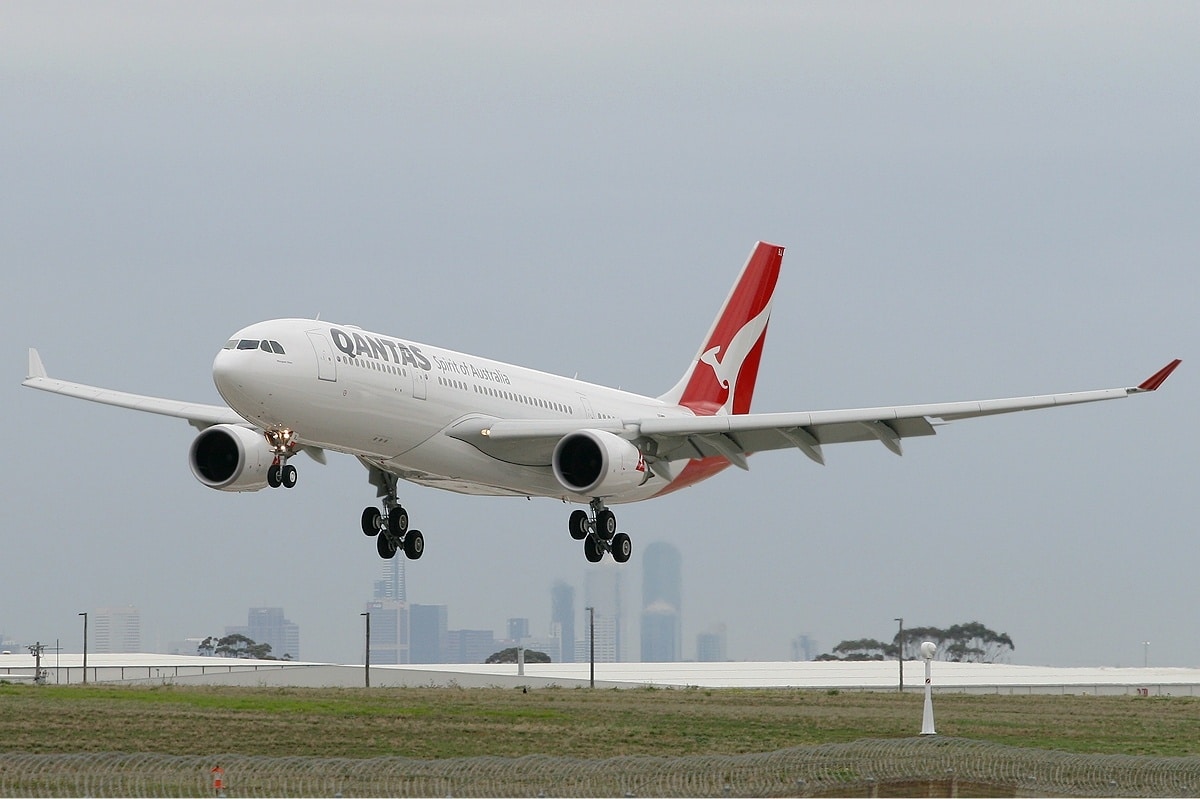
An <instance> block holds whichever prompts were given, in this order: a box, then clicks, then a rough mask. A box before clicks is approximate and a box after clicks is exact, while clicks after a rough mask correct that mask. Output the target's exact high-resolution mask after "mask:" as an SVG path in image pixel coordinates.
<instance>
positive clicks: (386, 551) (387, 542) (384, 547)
mask: <svg viewBox="0 0 1200 799" xmlns="http://www.w3.org/2000/svg"><path fill="white" fill-rule="evenodd" d="M375 548H376V549H378V550H379V557H381V558H383V559H384V560H391V559H392V558H394V557H396V544H395V542H394V541H392V538H391V536H388V535H381V536H379V538H378V539H376V541H375Z"/></svg>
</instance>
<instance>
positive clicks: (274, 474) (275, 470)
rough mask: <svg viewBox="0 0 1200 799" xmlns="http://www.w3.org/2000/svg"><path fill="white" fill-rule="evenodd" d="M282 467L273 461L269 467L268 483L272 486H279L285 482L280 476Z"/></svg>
mask: <svg viewBox="0 0 1200 799" xmlns="http://www.w3.org/2000/svg"><path fill="white" fill-rule="evenodd" d="M280 471H281V470H280V468H279V464H278V463H272V464H271V465H270V466H268V467H267V485H269V486H270V487H271V488H279V486H280V485H282V484H283V478H282V477H281V476H280Z"/></svg>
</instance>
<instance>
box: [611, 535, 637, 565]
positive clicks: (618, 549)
mask: <svg viewBox="0 0 1200 799" xmlns="http://www.w3.org/2000/svg"><path fill="white" fill-rule="evenodd" d="M632 554H633V541H631V540H630V539H629V536H627V535H625V533H617V534H616V535H614V536H613V540H612V556H613V560H615V561H616V562H617V563H625V562H627V561H628V560H629V556H630V555H632Z"/></svg>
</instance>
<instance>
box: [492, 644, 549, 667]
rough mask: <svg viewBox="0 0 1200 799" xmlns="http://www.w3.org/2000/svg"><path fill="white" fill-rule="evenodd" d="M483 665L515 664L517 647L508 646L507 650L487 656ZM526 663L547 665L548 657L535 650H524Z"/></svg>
mask: <svg viewBox="0 0 1200 799" xmlns="http://www.w3.org/2000/svg"><path fill="white" fill-rule="evenodd" d="M483 662H484V663H516V662H517V647H515V646H510V647H509V648H508V649H501V650H500V651H499V652H495V653H493V654H491V655H488V659H487V660H485V661H483ZM525 662H526V663H549V662H550V656H549V655H547V654H546V653H545V652H539V651H537V650H536V649H526V650H525Z"/></svg>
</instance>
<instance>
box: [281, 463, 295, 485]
mask: <svg viewBox="0 0 1200 799" xmlns="http://www.w3.org/2000/svg"><path fill="white" fill-rule="evenodd" d="M279 483H280V485H282V486H283V487H284V488H293V487H295V485H296V467H295V466H292V465H291V464H290V463H289V464H287V465H286V466H284V467H282V468H281V469H280V470H279Z"/></svg>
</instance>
